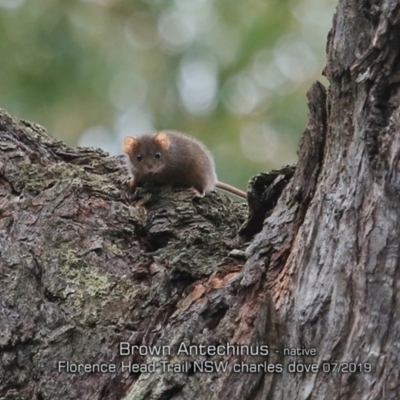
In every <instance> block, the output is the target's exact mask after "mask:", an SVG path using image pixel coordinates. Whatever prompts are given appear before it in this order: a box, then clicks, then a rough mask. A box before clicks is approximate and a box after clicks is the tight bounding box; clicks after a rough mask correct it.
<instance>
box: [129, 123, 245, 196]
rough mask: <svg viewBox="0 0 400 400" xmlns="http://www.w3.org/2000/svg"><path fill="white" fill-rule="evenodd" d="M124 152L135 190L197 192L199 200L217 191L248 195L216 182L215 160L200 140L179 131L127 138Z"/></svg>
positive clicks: (131, 182) (131, 184) (131, 185)
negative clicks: (159, 187) (151, 187)
mask: <svg viewBox="0 0 400 400" xmlns="http://www.w3.org/2000/svg"><path fill="white" fill-rule="evenodd" d="M123 151H124V153H126V155H127V156H128V160H129V163H128V166H129V170H130V172H131V174H132V179H131V180H130V182H129V185H130V187H131V188H132V189H133V190H134V189H135V188H136V187H137V186H138V185H140V184H142V183H145V182H153V183H155V184H159V185H179V186H185V187H189V188H194V189H195V192H196V194H197V195H198V196H201V197H203V196H204V194H205V193H207V192H209V191H211V190H213V189H214V187H217V188H220V189H223V190H226V191H228V192H230V193H233V194H235V195H236V196H239V197H242V198H244V199H246V198H247V196H246V193H245V192H243V191H241V190H239V189H236V188H235V187H233V186H230V185H227V184H225V183H222V182H218V181H217V175H216V173H215V165H214V159H213V157H212V155H211V153H210V152H209V150H208V149H207V148H206V146H204V144H203V143H201V142H199V141H198V140H196V139H194V138H192V137H189V136H187V135H184V134H183V133H180V132H176V131H160V132H157V133H156V134H150V135H143V136H139V137H130V136H128V137H126V138H125V139H124V145H123Z"/></svg>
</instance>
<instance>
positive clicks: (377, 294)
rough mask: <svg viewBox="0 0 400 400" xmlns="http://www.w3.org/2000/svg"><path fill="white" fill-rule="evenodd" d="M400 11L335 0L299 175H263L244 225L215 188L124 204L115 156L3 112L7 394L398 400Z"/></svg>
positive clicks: (390, 5)
mask: <svg viewBox="0 0 400 400" xmlns="http://www.w3.org/2000/svg"><path fill="white" fill-rule="evenodd" d="M399 19H400V4H399V3H397V2H396V1H394V0H392V1H383V2H373V1H369V2H367V1H359V2H355V1H350V0H347V1H341V2H340V4H339V6H338V9H337V12H336V15H335V18H334V26H333V29H332V31H331V33H330V35H329V39H328V62H327V66H326V68H325V75H326V76H327V78H328V79H329V81H330V87H329V90H328V92H327V91H326V89H325V88H324V87H323V86H322V85H321V84H319V83H315V84H314V85H313V86H312V88H311V89H310V91H309V93H308V100H309V108H310V114H309V123H308V126H307V129H306V131H305V133H304V135H303V138H302V141H301V144H300V149H299V161H298V163H297V166H296V167H286V168H283V169H282V170H280V171H273V172H271V173H269V174H261V175H259V176H257V177H256V178H254V179H253V180H252V181H251V184H250V186H249V211H250V212H249V216H248V218H247V220H246V214H247V209H246V206H245V205H244V204H240V203H235V202H232V201H230V200H229V199H227V198H226V197H225V196H221V195H217V194H211V195H209V196H206V197H205V198H203V199H197V200H192V199H191V198H190V197H189V196H187V194H186V193H185V192H182V191H179V190H173V191H172V192H167V193H166V192H163V191H160V190H159V189H158V188H151V187H150V188H144V189H142V190H141V191H139V192H138V193H137V194H135V195H133V194H131V193H127V192H126V191H125V190H124V189H123V184H122V181H123V179H124V175H125V173H124V170H123V167H122V164H121V159H120V158H110V157H107V156H106V155H105V154H104V153H102V152H101V151H96V150H88V149H69V148H67V147H66V146H65V145H63V144H62V143H60V142H57V141H55V140H53V139H51V138H50V137H49V136H48V135H47V134H46V133H45V132H44V130H43V129H42V128H40V127H39V126H37V125H35V124H30V123H27V122H25V121H17V120H15V119H12V118H11V117H10V116H9V115H8V114H7V113H6V112H4V111H3V112H1V113H0V279H1V285H0V326H1V330H0V350H1V353H0V397H1V398H4V399H8V400H10V399H37V400H44V399H77V398H79V399H122V398H123V399H126V400H128V399H129V400H136V399H138V400H139V399H163V400H166V399H193V400H194V399H219V400H223V399H230V400H232V399H255V400H258V399H260V400H261V399H357V400H358V399H398V398H399V396H400V387H399V386H400V384H399V378H400V376H399V361H398V359H399V356H400V354H399V346H400V345H399V339H400V332H399V321H400V315H399V313H400V305H399V295H398V289H399V284H400V280H399V273H400V267H399V238H400V220H399V217H400V201H399V195H400V173H399V170H400V148H399V144H400V93H399V80H400V57H399V50H400V46H399V43H400V20H399ZM238 232H240V233H238ZM121 342H127V343H129V344H130V345H132V346H134V345H137V346H142V347H140V349H139V348H136V349H135V351H134V352H133V354H132V355H124V354H121V353H120V347H119V346H120V343H121ZM182 344H185V345H192V346H194V347H193V348H192V349H191V351H192V353H191V354H184V352H181V353H180V354H178V351H179V349H181V350H182ZM227 344H230V345H235V347H234V349H232V348H229V346H228V345H227ZM244 345H248V346H251V347H250V352H251V353H252V354H249V355H243V354H242V355H241V354H234V353H235V351H239V350H241V351H242V352H245V351H246V348H245V347H244ZM156 346H163V347H156ZM202 346H203V347H202ZM213 346H215V347H213ZM218 346H219V347H218ZM240 346H242V347H240ZM264 346H268V354H267V355H266V354H265V349H266V348H265V347H264ZM154 349H161V350H163V351H164V354H159V355H155V354H153V355H150V354H140V352H141V353H146V352H147V353H149V352H150V351H151V350H154ZM196 349H197V351H199V352H202V349H205V354H203V353H201V354H195V351H196ZM215 349H218V350H220V351H222V352H223V351H225V352H227V353H229V354H225V355H215V354H213V352H214V351H215ZM139 350H140V352H139ZM247 351H249V347H248V348H247ZM285 352H286V353H285ZM203 361H212V362H219V361H222V362H226V363H227V369H226V371H219V372H216V371H214V372H203V373H202V372H200V370H199V368H200V367H201V366H208V365H209V366H211V367H212V366H213V367H216V366H218V365H224V364H201V362H203ZM59 362H69V363H71V365H72V367H71V368H72V369H73V368H74V365H76V364H78V363H83V364H86V365H87V368H89V367H88V365H89V366H90V365H91V364H101V363H104V365H105V366H106V367H107V368H110V366H112V365H114V364H115V366H116V371H115V372H104V373H96V372H95V373H90V372H82V373H73V372H66V371H65V369H63V368H64V367H66V364H62V368H61V369H62V371H61V372H60V371H59V369H60V364H59ZM129 362H131V363H132V364H131V365H137V364H140V365H141V366H142V368H147V369H151V366H153V365H156V366H158V369H157V371H156V372H152V371H145V370H142V371H140V372H128V371H126V370H123V369H122V365H125V366H127V365H129ZM195 363H198V364H195ZM168 368H169V369H168ZM235 368H236V370H235ZM246 368H247V369H250V370H251V372H249V373H245V372H244V369H246ZM293 368H294V371H293V370H292V369H293Z"/></svg>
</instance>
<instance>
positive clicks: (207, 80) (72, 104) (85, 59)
mask: <svg viewBox="0 0 400 400" xmlns="http://www.w3.org/2000/svg"><path fill="white" fill-rule="evenodd" d="M334 6H335V1H333V0H327V1H325V2H323V4H321V2H320V1H318V0H285V1H277V0H248V1H246V2H239V1H237V2H235V1H231V0H190V1H187V0H174V1H173V0H171V1H165V0H164V1H162V0H142V1H136V2H132V1H127V0H92V1H83V0H70V1H58V2H55V1H50V0H36V1H30V2H29V1H25V0H0V59H1V63H0V107H3V108H5V109H7V110H8V111H9V112H11V113H12V114H13V115H16V116H18V117H20V118H24V119H30V120H32V121H35V122H39V123H40V124H42V125H44V126H45V127H46V128H47V129H48V130H49V133H50V134H52V135H53V136H55V137H58V138H62V139H63V140H65V141H66V142H67V143H68V144H70V145H76V144H80V145H88V146H97V147H102V148H103V149H105V150H106V151H109V152H110V153H111V154H119V153H121V151H120V147H121V142H122V139H123V137H124V136H126V135H135V134H139V133H142V132H150V131H153V130H157V129H164V128H167V129H168V128H169V129H177V130H180V131H183V132H187V133H190V134H191V135H193V136H196V137H197V138H199V139H200V140H202V141H203V142H204V143H206V144H207V146H208V147H209V148H210V149H211V151H212V152H213V154H214V156H215V158H216V164H217V171H218V175H219V178H220V180H222V181H226V182H229V183H232V184H235V185H237V186H239V187H242V188H244V187H245V185H246V182H247V180H248V178H249V177H250V176H251V175H252V174H255V173H257V172H258V171H265V170H269V169H271V168H274V167H279V166H281V165H284V164H287V163H292V162H295V161H296V149H297V144H298V139H299V137H300V136H301V134H302V132H303V130H304V127H305V124H306V120H307V107H306V103H307V101H306V96H305V94H306V92H307V90H308V88H309V87H310V85H311V83H312V81H314V80H315V79H319V80H321V70H322V68H323V66H324V63H325V45H326V36H327V33H328V30H329V29H330V26H331V21H332V17H333V13H334ZM324 83H326V82H324Z"/></svg>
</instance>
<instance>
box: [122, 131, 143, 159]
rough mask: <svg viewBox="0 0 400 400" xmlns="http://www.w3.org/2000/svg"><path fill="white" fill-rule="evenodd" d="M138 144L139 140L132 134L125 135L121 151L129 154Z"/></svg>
mask: <svg viewBox="0 0 400 400" xmlns="http://www.w3.org/2000/svg"><path fill="white" fill-rule="evenodd" d="M138 144H139V141H138V140H137V138H134V137H132V136H127V137H126V138H125V139H124V145H123V146H122V151H123V152H124V153H126V154H128V155H131V154H132V153H133V152H134V151H135V148H136V147H137V145H138Z"/></svg>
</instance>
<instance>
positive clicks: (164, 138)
mask: <svg viewBox="0 0 400 400" xmlns="http://www.w3.org/2000/svg"><path fill="white" fill-rule="evenodd" d="M154 142H155V143H156V144H158V145H159V146H160V147H161V148H162V149H163V150H168V149H169V146H170V145H171V140H170V138H169V137H168V134H167V132H165V131H160V132H158V133H157V135H156V136H155V137H154Z"/></svg>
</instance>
